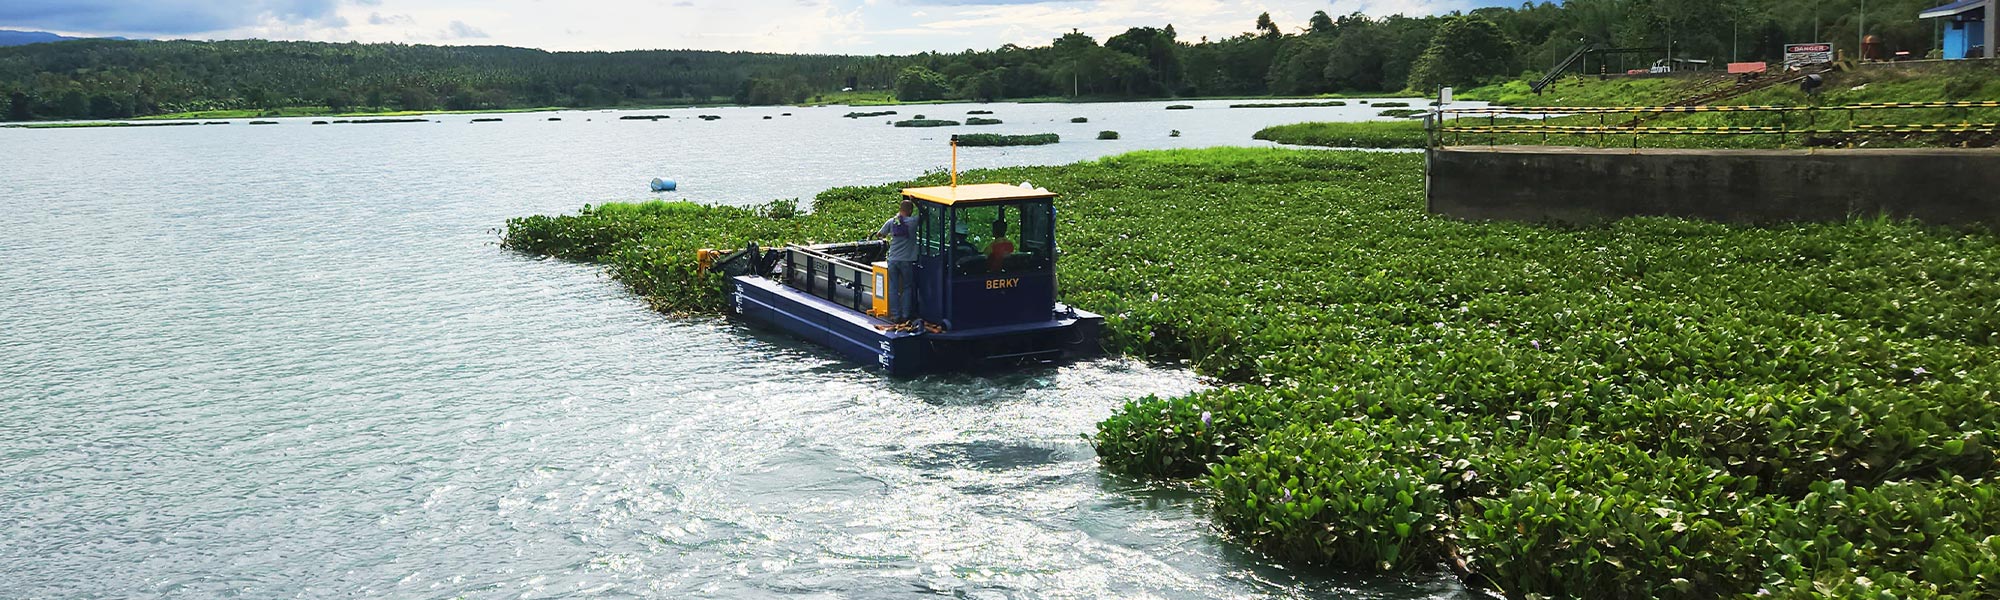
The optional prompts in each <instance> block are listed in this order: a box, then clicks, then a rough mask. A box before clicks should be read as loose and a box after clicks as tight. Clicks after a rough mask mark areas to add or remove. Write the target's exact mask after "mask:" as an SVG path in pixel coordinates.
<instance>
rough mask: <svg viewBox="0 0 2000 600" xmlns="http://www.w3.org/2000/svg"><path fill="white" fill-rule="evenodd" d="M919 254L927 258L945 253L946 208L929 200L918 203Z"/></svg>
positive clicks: (947, 224) (948, 225)
mask: <svg viewBox="0 0 2000 600" xmlns="http://www.w3.org/2000/svg"><path fill="white" fill-rule="evenodd" d="M916 215H917V254H918V255H919V256H922V257H926V258H933V257H938V256H943V255H944V240H945V234H944V232H945V228H946V227H950V224H949V223H947V222H946V220H945V208H944V207H943V206H939V205H936V204H932V203H929V202H918V203H917V211H916Z"/></svg>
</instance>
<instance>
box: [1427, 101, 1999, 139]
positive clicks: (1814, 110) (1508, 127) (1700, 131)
mask: <svg viewBox="0 0 2000 600" xmlns="http://www.w3.org/2000/svg"><path fill="white" fill-rule="evenodd" d="M1975 108H2000V101H1968V102H1871V103H1861V104H1844V105H1839V106H1616V107H1604V106H1591V107H1555V106H1534V107H1497V106H1489V107H1480V108H1454V109H1442V110H1437V111H1434V112H1433V113H1432V114H1431V115H1430V116H1429V118H1427V119H1426V120H1425V123H1426V125H1425V127H1426V129H1427V130H1428V131H1429V133H1428V135H1427V138H1428V143H1429V144H1430V147H1432V148H1439V147H1444V146H1451V145H1465V144H1464V143H1463V142H1464V141H1465V136H1466V135H1467V134H1471V135H1474V136H1477V135H1480V134H1485V135H1486V136H1487V139H1486V142H1487V143H1486V145H1492V144H1494V143H1496V140H1495V139H1494V138H1493V136H1497V135H1540V136H1542V142H1543V143H1548V142H1549V141H1550V137H1551V136H1557V135H1561V136H1588V135H1595V136H1598V139H1599V142H1600V145H1602V144H1604V143H1608V142H1609V139H1610V136H1613V135H1619V136H1627V135H1629V136H1632V147H1633V148H1638V147H1639V139H1640V138H1641V137H1642V136H1649V135H1775V136H1778V147H1780V148H1783V147H1785V145H1786V143H1787V140H1788V139H1789V138H1790V136H1792V135H1795V134H1797V135H1815V134H1817V135H1880V134H1938V133H1993V134H1996V135H2000V123H1973V122H1960V123H1891V124H1873V123H1860V122H1858V117H1857V115H1858V113H1859V112H1860V111H1869V110H1885V109H1975ZM1841 111H1844V112H1845V113H1846V117H1847V118H1846V120H1845V121H1846V122H1845V123H1840V122H1839V120H1838V117H1835V118H1834V119H1829V120H1830V121H1832V122H1831V123H1829V124H1827V125H1826V126H1822V124H1821V121H1822V119H1821V115H1823V114H1826V113H1829V112H1841ZM1686 113H1776V114H1777V115H1778V124H1777V125H1776V126H1769V125H1757V126H1672V125H1667V126H1646V125H1644V122H1645V119H1646V118H1647V116H1666V115H1673V114H1686ZM1794 113H1798V114H1799V116H1795V115H1794ZM1522 115H1525V116H1530V117H1534V116H1539V117H1541V122H1540V123H1535V122H1518V121H1517V122H1507V123H1501V122H1500V119H1501V118H1502V117H1508V118H1513V117H1516V116H1522ZM1587 115H1597V120H1598V123H1597V124H1596V125H1587V124H1586V125H1579V124H1575V123H1555V124H1550V123H1549V119H1550V118H1551V117H1557V118H1562V117H1575V116H1587ZM1612 115H1631V119H1630V121H1629V122H1626V123H1617V124H1614V123H1612V122H1611V120H1610V117H1611V116H1612ZM1801 116H1802V117H1803V118H1800V117H1801ZM1960 116H1970V115H1960ZM1482 117H1483V119H1481V118H1482ZM1467 120H1472V121H1473V123H1474V124H1472V125H1467V124H1465V123H1466V121H1467ZM1479 120H1484V121H1485V123H1484V124H1478V121H1479ZM1448 139H1449V142H1450V143H1447V140H1448ZM1473 145H1479V144H1477V143H1476V142H1475V144H1473Z"/></svg>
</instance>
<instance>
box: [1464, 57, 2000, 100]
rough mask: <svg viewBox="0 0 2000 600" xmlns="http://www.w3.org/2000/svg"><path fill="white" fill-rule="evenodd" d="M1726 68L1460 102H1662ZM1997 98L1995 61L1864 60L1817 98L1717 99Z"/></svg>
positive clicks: (1561, 85)
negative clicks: (1872, 62)
mask: <svg viewBox="0 0 2000 600" xmlns="http://www.w3.org/2000/svg"><path fill="white" fill-rule="evenodd" d="M1733 82H1734V78H1733V77H1732V76H1729V75H1727V74H1721V73H1713V72H1702V73H1684V74H1679V75H1674V76H1669V77H1622V76H1619V77H1610V78H1608V79H1605V80H1601V81H1600V80H1598V79H1597V78H1596V77H1566V78H1563V79H1561V80H1558V81H1557V82H1556V83H1555V85H1554V87H1552V88H1551V89H1548V90H1544V92H1543V93H1542V94H1541V95H1536V94H1534V93H1533V92H1532V91H1531V90H1530V89H1529V87H1528V82H1526V81H1518V80H1517V81H1507V82H1503V83H1497V84H1492V85H1487V86H1481V87H1477V88H1472V89H1467V90H1461V91H1460V92H1459V93H1458V94H1456V99H1459V100H1479V101H1486V102H1491V103H1494V104H1500V105H1505V106H1664V105H1667V104H1669V103H1672V102H1674V101H1676V100H1679V99H1682V98H1687V97H1692V96H1695V95H1697V94H1700V93H1702V92H1706V91H1711V90H1717V89H1722V88H1725V87H1728V86H1730V85H1732V84H1733ZM1994 98H2000V64H1995V63H1993V62H1992V61H1950V62H1937V63H1915V64H1887V65H1870V66H1864V67H1861V68H1859V69H1856V70H1854V71H1850V72H1841V71H1836V72H1833V73H1830V74H1829V75H1828V77H1827V81H1826V85H1825V86H1824V87H1822V88H1821V92H1820V94H1818V96H1817V97H1816V98H1814V97H1808V96H1807V95H1806V94H1805V93H1804V92H1802V91H1800V90H1799V87H1798V86H1797V85H1778V86H1774V87H1769V88H1765V89H1763V90H1758V91H1756V92H1752V93H1750V94H1747V95H1744V96H1739V97H1736V98H1732V99H1729V100H1725V101H1722V102H1719V103H1717V104H1719V105H1734V106H1766V105H1768V106H1810V105H1816V104H1817V105H1841V104H1857V103H1864V102H1931V101H1945V100H1991V99H1994Z"/></svg>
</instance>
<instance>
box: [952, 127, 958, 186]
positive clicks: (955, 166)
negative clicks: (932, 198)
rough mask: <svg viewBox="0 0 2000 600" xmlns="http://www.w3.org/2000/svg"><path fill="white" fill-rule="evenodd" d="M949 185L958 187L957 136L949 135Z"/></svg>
mask: <svg viewBox="0 0 2000 600" xmlns="http://www.w3.org/2000/svg"><path fill="white" fill-rule="evenodd" d="M951 187H958V136H955V135H954V136H951Z"/></svg>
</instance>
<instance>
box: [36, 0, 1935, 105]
mask: <svg viewBox="0 0 2000 600" xmlns="http://www.w3.org/2000/svg"><path fill="white" fill-rule="evenodd" d="M1933 4H1934V2H1932V1H1930V0H1876V1H1875V2H1871V3H1868V13H1867V15H1866V23H1867V25H1866V30H1867V32H1868V33H1870V34H1874V35H1879V36H1881V37H1882V38H1883V40H1884V42H1885V49H1886V50H1887V51H1890V52H1894V51H1896V50H1910V51H1913V52H1914V53H1916V54H1919V55H1921V54H1923V53H1924V52H1925V51H1928V50H1929V49H1930V48H1932V47H1933V45H1934V40H1933V36H1934V32H1933V30H1932V28H1931V26H1932V24H1929V23H1924V22H1921V21H1919V20H1918V19H1917V18H1916V14H1917V12H1919V11H1920V10H1922V9H1924V8H1928V7H1930V6H1931V5H1933ZM1860 8H1861V0H1568V1H1567V2H1563V3H1561V4H1556V3H1552V2H1540V3H1534V2H1529V3H1524V4H1522V5H1521V6H1519V7H1500V8H1482V9H1477V10H1473V11H1469V12H1464V13H1457V12H1454V13H1451V14H1446V15H1437V16H1423V17H1408V16H1403V15H1391V16H1387V17H1371V16H1369V15H1365V14H1361V13H1353V14H1347V15H1341V16H1332V15H1329V14H1327V13H1325V12H1324V11H1322V12H1316V13H1314V14H1312V15H1311V16H1309V17H1308V18H1307V19H1306V20H1305V21H1304V22H1303V23H1297V24H1285V23H1280V22H1278V21H1277V20H1275V19H1273V18H1272V17H1271V16H1270V15H1269V14H1265V15H1261V16H1259V17H1258V18H1257V20H1256V21H1255V22H1254V23H1249V24H1247V25H1249V26H1250V29H1249V31H1246V32H1244V33H1242V34H1238V35H1233V36H1229V37H1225V38H1221V39H1207V38H1202V39H1198V40H1186V39H1182V38H1181V36H1180V34H1179V33H1178V32H1177V31H1176V30H1175V28H1174V26H1173V25H1171V24H1168V25H1165V26H1162V27H1150V26H1149V27H1133V28H1130V29H1128V30H1126V31H1125V32H1123V33H1120V34H1118V35H1114V36H1111V37H1109V38H1106V39H1104V40H1103V41H1102V42H1101V43H1100V42H1099V41H1098V40H1097V39H1095V38H1093V37H1091V36H1089V35H1086V34H1084V33H1081V32H1078V31H1071V32H1069V33H1066V34H1062V35H1061V36H1059V37H1057V38H1055V39H1053V40H1052V41H1051V43H1050V44H1049V45H1047V46H1031V47H1023V46H1017V45H1012V44H1009V45H1006V46H1002V47H1000V48H997V49H992V50H967V51H965V52H958V53H936V52H930V53H921V54H915V55H909V56H839V55H787V54H766V53H751V52H710V51H696V50H649V51H629V52H545V51H541V50H534V49H526V48H510V47H501V46H425V45H406V44H393V43H391V44H358V43H345V44H340V43H321V42H273V41H264V40H235V41H219V42H201V41H117V40H80V41H69V42H59V43H47V44H31V45H25V46H16V47H9V48H0V117H4V118H6V119H9V120H26V119H34V118H123V117H131V116H142V115H150V114H161V113H172V112H183V111H195V110H211V109H277V108H283V107H292V106H325V107H328V108H331V109H332V110H336V111H347V110H357V109H371V110H435V109H451V110H477V109H509V108H528V107H543V106H573V107H597V106H617V105H621V104H629V105H657V104H670V103H703V102H718V101H728V102H735V103H740V104H795V103H800V102H806V101H809V100H811V99H813V98H814V97H815V96H819V95H822V94H826V93H831V92H834V91H836V90H841V89H843V88H854V89H860V90H890V91H892V92H893V94H894V95H895V97H896V98H898V99H901V100H906V101H917V100H946V99H964V100H999V99H1007V98H1031V97H1049V96H1073V97H1106V98H1161V97H1190V96H1256V95H1308V94H1321V93H1330V92H1392V91H1398V90H1415V91H1423V92H1427V91H1430V90H1433V89H1436V88H1437V87H1440V86H1444V85H1456V86H1467V85H1475V84H1478V83H1483V82H1487V81H1492V80H1495V79H1502V78H1512V77H1517V76H1522V75H1524V74H1532V73H1535V72H1537V71H1540V70H1543V69H1547V68H1549V66H1551V65H1553V64H1554V63H1556V62H1558V61H1559V60H1561V59H1562V58H1564V57H1567V56H1568V55H1569V53H1570V52H1572V51H1574V50H1575V49H1577V48H1579V47H1582V46H1584V45H1587V44H1599V45H1603V46H1607V47H1623V48H1653V49H1655V50H1651V51H1649V52H1651V53H1650V54H1649V53H1640V54H1635V55H1628V56H1627V57H1626V60H1630V61H1632V62H1630V63H1628V64H1627V65H1623V66H1632V67H1643V66H1647V65H1649V64H1650V63H1651V62H1652V60H1654V59H1655V58H1659V57H1662V56H1664V55H1665V54H1666V53H1667V52H1668V50H1667V49H1668V48H1671V52H1672V53H1673V54H1674V55H1675V56H1677V57H1684V58H1701V59H1708V60H1714V61H1717V62H1721V61H1728V60H1775V59H1777V58H1779V56H1780V55H1781V54H1782V51H1783V50H1782V48H1783V45H1784V44H1786V43H1796V42H1808V41H1832V42H1836V44H1837V45H1838V46H1840V47H1842V48H1846V49H1850V50H1851V49H1852V48H1853V47H1854V46H1855V44H1856V41H1855V38H1856V37H1857V36H1858V35H1859V33H1860V31H1859V30H1860V29H1862V28H1861V26H1860V25H1861V21H1860V20H1861V19H1862V18H1863V15H1862V13H1861V11H1860ZM1850 54H1851V52H1850ZM1656 55H1657V56H1656ZM1600 68H1603V67H1600ZM1593 70H1595V69H1593Z"/></svg>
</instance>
